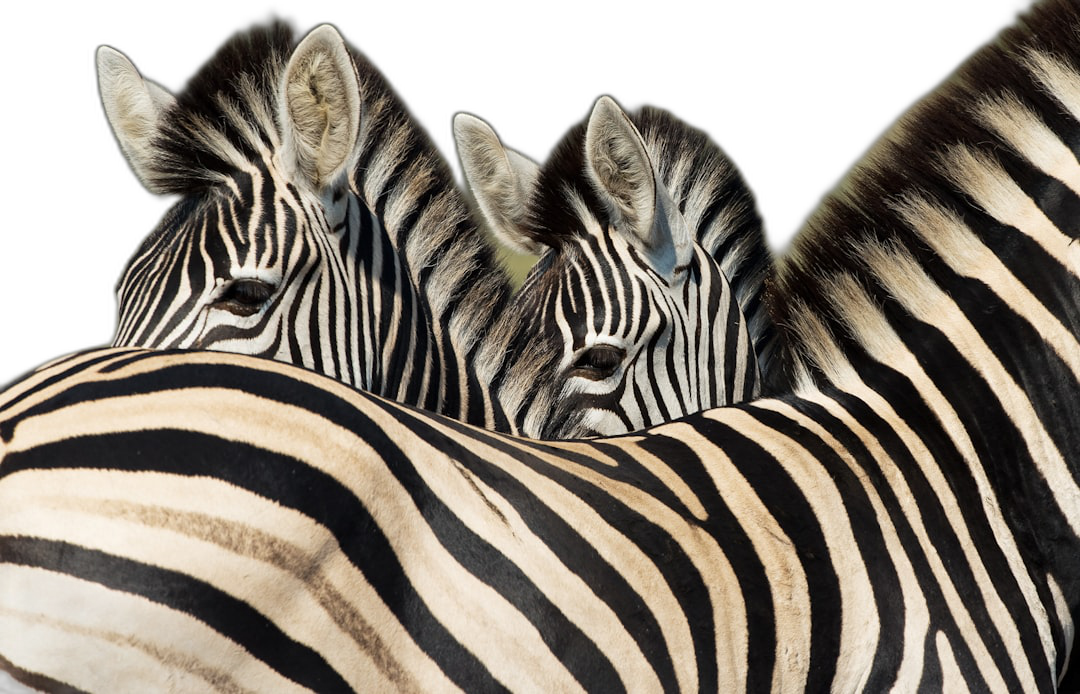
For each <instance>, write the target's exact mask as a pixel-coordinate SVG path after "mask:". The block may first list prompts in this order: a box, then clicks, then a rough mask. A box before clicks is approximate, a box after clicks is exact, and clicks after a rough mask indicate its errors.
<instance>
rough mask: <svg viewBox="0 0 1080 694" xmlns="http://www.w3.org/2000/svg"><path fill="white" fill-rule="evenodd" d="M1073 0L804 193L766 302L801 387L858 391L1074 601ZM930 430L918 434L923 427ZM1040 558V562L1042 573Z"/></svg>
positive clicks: (1078, 517)
mask: <svg viewBox="0 0 1080 694" xmlns="http://www.w3.org/2000/svg"><path fill="white" fill-rule="evenodd" d="M1078 35H1080V6H1077V4H1076V3H1073V2H1064V1H1051V2H1045V3H1042V4H1040V5H1038V6H1037V7H1035V8H1034V9H1033V10H1032V11H1031V12H1030V13H1029V14H1028V15H1027V16H1026V17H1024V19H1023V20H1022V21H1021V22H1020V23H1019V24H1018V25H1017V27H1016V28H1014V29H1011V30H1009V31H1007V32H1005V33H1004V34H1003V35H1002V36H1001V37H1000V38H999V40H998V41H996V42H995V43H993V44H991V45H990V46H988V47H987V48H984V49H983V50H982V51H980V52H979V53H977V54H976V55H975V56H974V57H973V58H972V59H971V60H970V61H968V62H967V63H966V64H965V65H964V66H962V67H961V68H960V69H959V70H958V71H957V73H956V74H955V75H954V76H953V77H952V78H950V80H949V81H947V82H946V83H945V84H944V85H943V86H942V87H940V88H939V89H938V90H936V91H935V92H934V93H933V94H932V95H931V96H929V97H927V98H926V99H925V100H924V101H923V102H921V103H920V104H918V105H917V106H916V107H914V108H913V109H912V110H911V112H909V113H908V114H907V115H906V116H905V117H904V118H902V119H901V120H900V122H899V123H898V124H897V125H896V126H895V127H894V128H893V129H892V130H891V131H890V132H889V133H887V134H886V135H885V137H884V138H883V139H882V141H881V142H879V143H878V144H877V145H876V146H875V147H874V148H873V149H872V150H871V152H870V154H869V155H868V156H867V158H866V162H867V163H865V164H864V165H862V166H860V167H859V168H857V169H856V170H855V171H854V172H853V173H852V174H851V175H850V176H849V178H848V179H847V180H846V181H845V182H844V183H843V184H842V185H841V187H840V188H839V189H838V190H837V191H836V192H835V193H833V194H832V195H831V196H830V197H829V198H828V199H827V200H826V201H825V203H824V204H823V206H822V210H821V211H820V212H819V213H818V214H817V215H816V216H815V217H814V218H812V219H811V220H810V222H809V223H808V225H807V229H805V230H804V231H803V233H802V234H800V237H799V238H798V239H797V240H796V243H795V244H794V245H793V247H792V251H791V253H790V254H789V257H788V258H786V259H785V260H784V261H783V262H782V263H781V264H780V265H779V267H778V269H777V273H776V274H777V278H776V282H775V285H774V286H773V291H772V293H771V295H770V309H771V311H772V313H773V315H774V318H775V319H776V322H777V324H778V325H781V326H784V329H785V332H786V337H787V338H789V339H788V340H787V342H788V343H789V344H788V345H787V354H786V355H785V359H786V367H787V368H788V369H790V373H791V374H792V376H793V377H794V378H795V379H797V380H798V381H799V382H800V383H801V384H802V385H803V386H804V387H806V388H808V389H812V388H814V387H816V386H817V385H819V384H822V383H829V384H832V385H834V386H836V387H839V388H841V389H843V390H845V391H848V392H852V393H861V394H863V395H865V394H867V393H870V394H872V395H873V397H875V398H878V399H880V401H881V402H882V403H883V404H884V405H885V406H887V407H888V408H890V409H892V410H894V411H895V412H897V413H898V414H897V424H898V426H902V427H905V426H906V427H926V428H928V429H932V430H933V431H934V432H936V433H935V434H933V435H931V434H927V435H926V436H925V437H923V438H928V439H929V440H937V441H939V442H940V448H939V449H937V450H931V451H930V454H931V455H932V456H933V458H934V460H936V461H937V465H938V466H939V467H940V469H941V472H942V474H944V475H946V476H947V477H948V478H949V479H950V481H951V483H953V484H962V483H966V482H964V481H965V480H967V481H970V482H971V484H972V485H974V486H973V487H972V489H973V490H974V492H973V495H972V497H971V498H972V502H973V503H975V504H977V505H979V506H981V507H983V509H984V511H985V512H986V513H987V515H988V517H995V514H997V515H999V516H1000V521H1001V523H1002V524H1003V527H1007V528H1008V529H1009V535H1010V536H1012V537H1015V541H1016V542H1017V544H1018V546H1019V547H1020V551H1021V553H1022V555H1023V557H1024V561H1025V562H1026V565H1027V571H1029V572H1030V573H1031V575H1032V576H1033V578H1034V579H1035V580H1036V582H1037V584H1038V585H1040V586H1042V587H1043V588H1042V590H1041V592H1040V598H1041V599H1042V600H1043V602H1044V604H1046V605H1048V609H1050V607H1049V606H1051V605H1052V604H1053V603H1054V602H1055V601H1054V600H1052V599H1051V597H1052V596H1051V593H1052V592H1053V591H1052V590H1051V589H1050V588H1049V587H1047V586H1049V585H1050V584H1051V583H1056V584H1057V586H1058V587H1059V588H1060V595H1061V596H1062V601H1061V602H1063V604H1065V605H1067V607H1068V608H1069V609H1070V610H1075V608H1076V606H1077V605H1078V604H1080V581H1078V580H1077V579H1076V578H1075V577H1077V576H1078V575H1080V574H1078V569H1080V486H1078V479H1080V471H1078V467H1080V434H1078V432H1080V223H1078V221H1077V220H1078V219H1080V215H1078V214H1077V210H1080V162H1078V149H1080V148H1078V147H1077V144H1076V143H1077V142H1080V96H1078V95H1080V71H1078V70H1077V69H1076V68H1075V67H1073V66H1076V65H1080V41H1078V40H1077V38H1076V37H1077V36H1078ZM935 437H936V438H935ZM1047 574H1049V575H1051V576H1052V577H1053V580H1052V581H1051V580H1049V579H1048V578H1047Z"/></svg>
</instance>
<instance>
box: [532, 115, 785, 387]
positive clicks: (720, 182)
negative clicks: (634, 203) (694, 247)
mask: <svg viewBox="0 0 1080 694" xmlns="http://www.w3.org/2000/svg"><path fill="white" fill-rule="evenodd" d="M627 115H628V116H629V117H630V120H631V122H633V124H634V126H635V127H637V129H638V131H639V132H640V133H641V135H642V137H643V138H644V140H645V145H646V147H647V148H648V151H649V156H650V157H651V158H652V160H653V164H654V165H655V166H656V167H657V170H658V173H659V174H660V178H661V180H662V181H663V183H664V185H665V186H666V187H667V189H668V192H669V193H670V194H671V197H672V199H673V200H674V201H675V202H676V204H677V205H678V206H679V210H680V211H681V212H682V214H683V215H684V217H685V218H686V221H687V224H689V226H690V228H691V229H693V232H694V238H695V240H696V241H697V243H699V244H700V245H701V246H702V248H704V249H705V251H706V252H707V253H709V255H711V256H712V257H713V258H714V259H715V260H716V262H717V264H718V265H719V266H720V268H721V269H722V270H723V271H724V274H725V275H726V276H727V279H728V281H729V282H730V283H731V287H732V290H733V291H734V292H735V297H736V299H737V300H738V302H739V306H740V307H741V308H742V310H743V313H744V315H745V316H746V319H747V322H748V327H749V330H750V334H751V336H752V338H753V340H754V344H755V348H756V350H757V352H758V355H759V361H761V362H762V365H763V368H764V364H765V363H767V362H768V360H769V356H770V355H771V353H772V351H773V349H774V347H773V336H774V330H773V328H772V325H771V323H770V321H769V317H768V314H767V311H766V308H765V302H764V285H765V282H766V279H767V278H768V276H769V273H770V271H771V269H772V253H771V251H770V250H769V247H768V244H767V243H766V240H765V234H764V231H763V228H762V221H761V217H760V215H758V212H757V209H756V204H755V201H754V196H753V194H752V193H751V191H750V188H749V187H748V186H747V185H746V182H745V181H744V180H743V177H742V175H741V174H740V173H739V170H738V169H737V168H736V167H735V165H734V164H732V163H731V161H730V160H729V159H728V158H727V156H726V155H725V154H724V152H723V150H721V149H720V147H718V146H717V145H716V143H715V142H713V141H712V140H711V139H710V138H709V136H708V135H706V134H705V133H704V132H702V131H701V130H698V129H696V128H694V127H692V126H690V125H688V124H687V123H685V122H683V121H682V120H680V119H679V118H676V117H675V116H674V115H672V114H671V113H669V112H667V111H665V110H663V109H659V108H656V107H652V106H644V107H642V108H640V109H639V110H637V111H635V112H633V113H628V114H627ZM587 124H588V121H587V119H586V120H585V121H583V122H581V123H579V124H577V125H575V126H574V127H573V128H571V130H570V131H569V132H568V133H567V134H566V135H565V136H564V137H563V139H562V140H561V141H560V142H559V144H558V145H556V147H555V149H554V150H553V151H552V154H551V156H550V157H549V159H548V161H547V162H546V163H545V164H544V166H543V167H542V168H541V170H540V176H539V180H538V182H537V185H536V186H535V187H534V189H533V190H534V197H533V199H532V200H530V203H529V208H530V210H531V214H530V215H529V222H528V224H527V225H526V229H524V231H525V233H526V234H527V235H528V236H530V237H531V238H533V239H534V240H536V241H538V242H539V243H542V244H544V245H545V246H549V247H551V248H558V247H559V246H560V245H561V243H562V241H563V240H564V239H565V238H567V235H568V234H570V235H572V234H574V233H579V230H580V229H581V228H582V225H581V223H580V220H579V219H578V218H577V215H578V214H579V212H578V207H577V206H574V205H567V204H566V199H567V195H568V194H573V195H576V196H578V197H579V198H580V199H581V200H582V201H583V202H584V203H585V205H584V207H585V208H586V209H588V210H589V211H590V212H591V213H593V214H594V215H596V218H597V220H598V221H599V222H600V223H601V225H603V226H605V227H606V226H607V225H609V224H610V223H611V220H610V219H609V218H608V212H607V209H606V206H604V205H602V204H601V203H600V201H599V199H598V198H597V196H596V193H595V192H594V190H593V188H592V185H591V184H590V183H589V181H588V179H587V178H586V176H585V175H584V173H583V172H584V169H585V131H586V126H587Z"/></svg>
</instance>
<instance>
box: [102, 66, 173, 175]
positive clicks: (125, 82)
mask: <svg viewBox="0 0 1080 694" xmlns="http://www.w3.org/2000/svg"><path fill="white" fill-rule="evenodd" d="M97 72H98V92H99V93H100V94H101V104H102V106H104V107H105V117H106V118H107V119H108V121H109V126H110V127H111V128H112V131H113V135H115V136H116V141H117V142H118V143H120V149H121V150H122V151H123V152H124V157H125V158H126V159H127V161H128V164H130V165H131V168H132V170H133V171H134V172H135V175H136V176H138V177H139V180H140V181H142V184H143V185H144V186H146V189H147V190H149V191H150V192H151V193H157V194H160V193H163V192H164V190H163V189H161V188H160V187H159V185H158V184H157V183H156V182H155V176H154V172H155V171H156V170H157V150H156V149H155V147H154V139H155V138H156V137H157V135H158V131H159V126H160V121H161V116H162V115H163V114H164V113H165V111H166V110H168V109H169V107H171V106H172V105H173V104H174V103H176V98H175V97H174V96H173V95H172V94H170V93H169V92H168V90H166V89H165V88H164V87H162V86H160V85H158V84H155V83H153V82H151V81H150V80H145V79H143V77H142V75H140V74H139V71H138V70H137V69H135V66H134V65H133V64H132V63H131V61H130V60H128V59H127V56H125V55H124V54H123V53H121V52H120V51H118V50H115V49H113V48H109V47H108V46H101V47H99V48H98V50H97Z"/></svg>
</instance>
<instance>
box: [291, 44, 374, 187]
mask: <svg viewBox="0 0 1080 694" xmlns="http://www.w3.org/2000/svg"><path fill="white" fill-rule="evenodd" d="M278 109H279V112H280V117H281V123H282V128H283V130H284V132H283V133H282V136H283V140H284V146H283V155H284V158H285V160H286V162H287V164H288V165H290V166H292V167H293V170H294V173H295V174H296V175H297V176H299V177H300V178H303V179H306V180H307V182H308V183H310V184H311V185H312V186H313V187H314V188H315V189H316V190H323V189H325V188H326V187H328V186H330V185H331V184H332V183H333V181H334V179H336V178H337V177H338V176H339V175H341V173H342V171H344V170H345V168H346V165H347V164H348V163H349V161H350V160H351V159H352V156H353V154H354V152H355V150H356V145H357V140H358V139H359V135H360V82H359V80H358V79H357V76H356V68H355V67H354V65H353V62H352V57H351V56H350V55H349V50H348V48H346V46H345V41H344V39H342V38H341V35H340V34H339V33H338V32H337V30H336V29H334V28H333V27H332V26H330V25H328V24H324V25H323V26H320V27H318V28H317V29H314V30H312V31H311V33H309V34H308V35H307V36H305V37H304V40H303V41H301V42H300V45H298V46H297V47H296V50H295V51H294V52H293V55H292V57H291V58H290V59H289V64H288V66H287V67H286V68H285V78H284V82H283V83H282V86H281V95H280V102H279V106H278Z"/></svg>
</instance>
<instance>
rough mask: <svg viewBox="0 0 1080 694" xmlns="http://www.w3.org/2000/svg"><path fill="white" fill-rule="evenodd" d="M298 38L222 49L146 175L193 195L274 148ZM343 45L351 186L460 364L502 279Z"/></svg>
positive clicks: (434, 162)
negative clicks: (355, 133) (354, 146)
mask: <svg viewBox="0 0 1080 694" xmlns="http://www.w3.org/2000/svg"><path fill="white" fill-rule="evenodd" d="M296 45H297V40H296V37H295V36H294V34H293V31H292V29H291V28H290V27H289V26H288V25H287V24H285V23H283V22H280V21H274V22H271V23H270V24H268V25H266V26H257V27H254V28H252V29H250V30H248V31H245V32H241V33H238V34H236V35H235V36H233V37H232V38H231V39H230V40H229V41H228V42H227V43H226V44H225V45H224V46H222V48H221V49H219V50H218V52H217V53H216V54H215V55H214V56H213V57H212V58H211V59H210V60H209V61H207V63H206V64H205V65H204V66H203V67H202V68H201V69H200V70H199V71H198V72H197V73H196V74H195V76H194V77H193V78H192V79H191V80H190V82H189V83H188V85H187V87H186V88H185V89H184V91H183V92H182V93H181V94H179V95H178V96H177V101H176V104H175V105H174V106H173V107H171V109H170V110H169V112H168V113H167V114H166V115H165V116H164V118H163V125H162V134H161V136H160V137H159V138H158V140H157V142H156V143H155V144H156V145H157V147H158V149H159V151H161V152H162V153H163V155H162V159H161V160H160V164H161V166H159V167H158V170H159V173H158V174H157V175H158V178H156V179H155V180H154V183H156V184H157V185H159V186H160V187H161V188H162V189H163V190H164V191H166V192H173V193H181V194H198V193H199V192H201V191H202V190H204V189H206V188H208V187H209V186H211V185H213V184H214V183H215V182H219V181H221V180H222V179H223V178H224V177H227V176H228V175H229V174H230V172H234V171H235V170H236V169H237V167H238V166H239V165H242V164H243V163H244V162H246V161H249V160H251V159H253V158H259V154H260V152H261V153H263V154H264V155H265V154H266V153H272V152H273V151H274V150H276V149H277V148H279V147H280V146H281V138H280V136H279V134H278V125H279V124H278V123H277V115H276V114H277V98H278V90H279V89H280V85H281V81H282V77H283V73H284V70H285V68H286V66H287V64H288V61H289V57H290V56H291V55H292V52H293V51H294V49H295V48H296ZM349 52H350V54H351V56H352V59H353V62H354V64H355V66H356V71H357V77H358V80H359V83H360V101H361V116H360V144H359V150H360V151H359V153H358V159H357V164H356V166H355V168H354V169H353V170H352V171H351V172H350V176H351V181H352V185H353V186H354V188H355V190H356V191H357V192H358V194H359V195H360V196H361V198H362V199H363V200H364V201H365V203H366V205H367V206H368V208H369V209H371V210H373V211H374V212H376V213H377V214H378V215H379V217H380V219H382V221H383V226H384V228H385V229H386V231H387V233H388V234H389V236H390V238H391V240H392V241H393V242H394V245H395V247H396V248H397V249H398V252H399V254H400V255H401V256H402V258H403V261H404V263H405V264H406V266H407V267H408V268H410V273H411V274H412V276H413V279H414V281H415V282H416V284H417V285H418V289H419V290H420V292H421V294H422V295H423V296H424V297H426V299H427V301H428V302H429V303H430V304H431V306H430V308H431V311H432V313H433V314H434V316H435V317H436V320H437V321H438V322H439V323H440V325H442V326H443V328H444V330H446V331H448V332H449V334H450V336H451V340H452V341H453V342H454V344H455V348H456V349H457V350H458V353H459V354H460V355H461V356H462V357H463V358H465V359H466V361H468V356H469V355H470V354H471V352H472V350H474V349H475V346H476V341H477V340H478V339H480V337H482V335H483V334H484V333H485V332H486V330H487V329H488V327H489V325H490V323H491V322H492V320H493V317H494V316H496V315H498V314H499V313H500V312H501V311H502V309H503V307H504V306H505V305H506V302H507V300H508V297H509V296H510V282H509V278H508V276H507V274H506V273H505V272H504V271H503V270H502V266H501V265H500V264H499V263H498V261H497V260H496V259H495V254H494V251H493V250H492V248H491V246H490V245H489V244H488V242H487V240H486V237H485V236H484V235H483V234H482V233H481V232H480V230H479V228H478V226H477V225H476V224H475V222H474V221H473V220H472V217H471V215H470V213H469V208H468V206H467V204H466V202H465V198H464V196H463V195H462V194H461V193H460V191H459V190H458V188H457V185H456V183H455V181H454V177H453V173H452V172H451V170H450V168H449V166H448V165H447V164H446V162H445V160H444V159H443V158H442V156H441V155H440V154H439V152H438V150H437V149H436V147H435V146H434V144H433V143H432V141H431V139H430V138H429V137H428V135H427V133H426V132H424V130H423V129H422V128H421V127H420V126H419V125H418V124H417V123H416V122H414V121H413V120H412V119H411V118H410V116H409V114H408V111H407V110H406V108H405V106H404V104H403V102H402V101H401V100H400V99H399V98H398V96H397V95H396V94H395V93H394V92H393V91H392V89H391V88H390V86H389V85H388V83H387V82H386V80H385V79H384V78H383V76H382V75H381V74H380V73H379V71H378V70H377V69H376V68H375V67H374V66H373V65H372V64H371V63H370V62H369V61H368V60H367V58H365V57H364V56H363V55H362V54H361V53H360V52H359V51H357V50H355V49H354V48H352V47H351V46H350V47H349ZM463 306H467V308H463ZM451 318H452V319H453V320H451ZM445 366H446V367H447V368H450V369H452V370H454V369H456V364H453V363H451V364H447V365H445ZM458 376H459V377H460V374H459V375H458ZM453 377H454V376H453V375H451V376H450V378H453Z"/></svg>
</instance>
